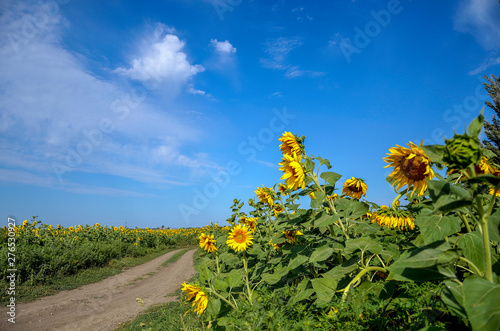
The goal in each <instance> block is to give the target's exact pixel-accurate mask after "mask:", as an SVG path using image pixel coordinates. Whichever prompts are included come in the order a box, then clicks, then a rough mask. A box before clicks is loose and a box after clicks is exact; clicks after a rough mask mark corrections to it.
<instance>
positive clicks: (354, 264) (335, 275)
mask: <svg viewBox="0 0 500 331" xmlns="http://www.w3.org/2000/svg"><path fill="white" fill-rule="evenodd" d="M357 269H358V257H357V256H353V257H352V258H350V259H349V260H348V261H346V262H344V263H342V264H341V265H338V266H336V267H334V268H333V269H331V270H330V271H328V272H326V273H324V274H323V276H324V277H327V278H331V279H334V280H336V281H340V280H341V279H342V278H344V276H346V275H348V274H350V273H351V272H353V271H355V270H357Z"/></svg>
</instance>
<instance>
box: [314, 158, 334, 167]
mask: <svg viewBox="0 0 500 331" xmlns="http://www.w3.org/2000/svg"><path fill="white" fill-rule="evenodd" d="M316 160H318V161H319V164H320V165H322V164H324V165H326V167H327V168H328V169H331V168H332V166H331V164H330V161H328V160H327V159H323V158H322V157H319V156H318V157H316Z"/></svg>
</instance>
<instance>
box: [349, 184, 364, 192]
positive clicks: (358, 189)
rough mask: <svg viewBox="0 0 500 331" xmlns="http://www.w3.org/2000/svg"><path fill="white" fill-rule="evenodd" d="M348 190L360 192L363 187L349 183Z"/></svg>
mask: <svg viewBox="0 0 500 331" xmlns="http://www.w3.org/2000/svg"><path fill="white" fill-rule="evenodd" d="M349 190H351V191H352V192H361V191H362V190H363V188H362V187H361V186H360V187H357V186H356V185H351V186H349Z"/></svg>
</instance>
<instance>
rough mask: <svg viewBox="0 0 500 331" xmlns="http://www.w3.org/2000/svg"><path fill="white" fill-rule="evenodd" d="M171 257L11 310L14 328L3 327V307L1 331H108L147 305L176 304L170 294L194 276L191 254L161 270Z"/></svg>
mask: <svg viewBox="0 0 500 331" xmlns="http://www.w3.org/2000/svg"><path fill="white" fill-rule="evenodd" d="M176 252H177V251H172V252H169V253H167V254H165V255H162V256H160V257H158V258H156V259H153V260H151V261H149V262H146V263H144V264H142V265H139V266H136V267H133V268H129V269H127V270H125V271H124V272H122V273H120V274H117V275H115V276H112V277H109V278H106V279H104V280H102V281H100V282H98V283H94V284H89V285H84V286H81V287H79V288H77V289H74V290H71V291H61V292H59V293H57V294H55V295H52V296H48V297H44V298H42V299H39V300H37V301H33V302H29V303H20V304H16V319H15V321H16V323H15V324H13V323H10V322H8V321H7V317H8V315H7V314H6V312H7V310H6V307H2V309H1V319H0V330H23V331H25V330H36V331H38V330H50V331H53V330H87V331H88V330H113V329H114V328H116V327H118V325H119V323H123V322H126V321H128V320H130V319H133V318H134V317H135V316H137V315H138V314H139V313H140V312H142V311H143V310H145V309H146V308H147V307H149V306H151V305H154V304H159V303H165V302H169V301H176V300H177V297H176V296H175V295H173V292H175V291H176V290H177V289H178V288H179V287H181V284H182V283H183V282H184V281H188V280H189V279H190V278H191V277H193V276H194V274H195V270H194V268H193V254H194V252H195V250H191V251H188V252H186V253H185V254H184V255H183V256H182V257H181V258H180V259H179V260H177V262H175V263H170V264H168V265H167V266H166V267H164V266H162V265H161V264H162V263H163V262H165V261H166V260H168V259H169V258H170V257H171V256H172V255H174V254H175V253H176ZM137 298H139V299H140V300H142V301H143V302H144V307H143V306H142V305H141V304H140V303H139V300H137Z"/></svg>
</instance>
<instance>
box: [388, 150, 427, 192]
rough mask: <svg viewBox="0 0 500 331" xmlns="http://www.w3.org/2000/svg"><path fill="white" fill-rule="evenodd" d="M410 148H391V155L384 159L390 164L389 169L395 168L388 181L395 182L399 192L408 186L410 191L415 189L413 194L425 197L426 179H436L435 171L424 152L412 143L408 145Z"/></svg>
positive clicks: (394, 184)
mask: <svg viewBox="0 0 500 331" xmlns="http://www.w3.org/2000/svg"><path fill="white" fill-rule="evenodd" d="M407 145H408V147H410V148H406V147H402V146H399V145H396V146H397V147H392V148H389V151H390V152H391V153H390V154H389V153H387V155H389V156H387V157H384V161H385V162H387V163H390V164H389V165H387V166H385V167H384V168H387V167H394V170H393V171H392V172H391V174H390V175H389V176H388V180H389V181H390V182H393V183H392V185H393V186H396V190H399V189H400V188H402V187H403V186H405V185H408V191H409V190H410V188H411V187H413V190H412V194H413V193H415V192H417V194H418V195H424V193H425V191H426V190H427V182H426V181H425V179H426V178H428V179H432V178H434V171H433V170H432V168H431V166H430V162H431V160H430V159H429V158H428V157H427V155H425V153H424V151H423V150H422V149H421V148H420V147H418V146H417V145H415V144H414V143H412V142H411V141H410V143H408V144H407Z"/></svg>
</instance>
